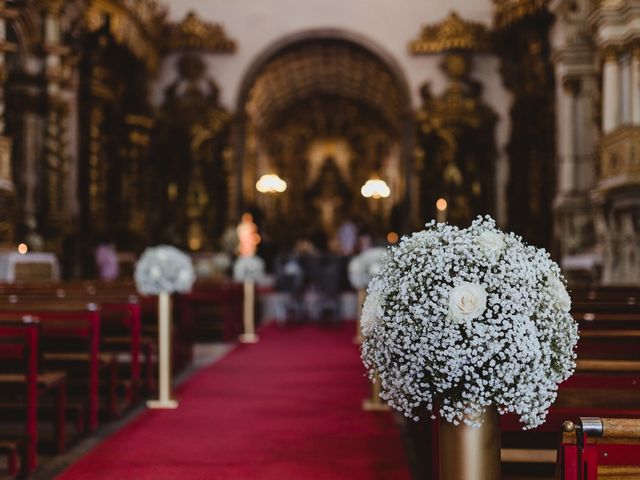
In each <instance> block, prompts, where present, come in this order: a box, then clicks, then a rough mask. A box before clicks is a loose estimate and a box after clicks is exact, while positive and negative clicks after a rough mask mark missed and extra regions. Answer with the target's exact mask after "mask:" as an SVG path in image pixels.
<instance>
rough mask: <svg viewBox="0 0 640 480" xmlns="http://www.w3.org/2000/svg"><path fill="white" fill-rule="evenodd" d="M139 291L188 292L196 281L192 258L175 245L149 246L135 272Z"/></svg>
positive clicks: (155, 292)
mask: <svg viewBox="0 0 640 480" xmlns="http://www.w3.org/2000/svg"><path fill="white" fill-rule="evenodd" d="M134 278H135V281H136V286H137V287H138V291H139V292H140V293H142V294H145V295H155V294H158V293H173V292H188V291H189V290H191V287H192V286H193V282H194V281H195V278H196V276H195V272H194V269H193V263H192V262H191V258H189V256H187V255H186V254H184V253H182V252H181V251H180V250H178V249H177V248H175V247H172V246H169V245H159V246H157V247H150V248H147V249H146V250H145V251H144V253H143V254H142V256H141V257H140V259H139V260H138V262H137V263H136V269H135V272H134Z"/></svg>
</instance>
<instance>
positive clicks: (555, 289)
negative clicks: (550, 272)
mask: <svg viewBox="0 0 640 480" xmlns="http://www.w3.org/2000/svg"><path fill="white" fill-rule="evenodd" d="M549 292H550V293H551V296H552V297H553V299H554V300H555V302H556V306H557V307H558V308H559V309H560V310H562V311H563V312H568V311H569V310H571V297H570V296H569V293H568V292H567V289H566V288H565V286H564V284H563V283H562V282H561V281H560V280H558V279H557V278H556V277H550V278H549Z"/></svg>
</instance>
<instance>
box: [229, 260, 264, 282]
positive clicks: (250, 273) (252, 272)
mask: <svg viewBox="0 0 640 480" xmlns="http://www.w3.org/2000/svg"><path fill="white" fill-rule="evenodd" d="M263 276H264V260H262V258H260V257H259V256H257V255H250V256H245V257H238V259H237V260H236V262H235V263H234V264H233V279H234V280H235V281H236V282H245V281H253V282H256V281H258V280H260V279H261V278H262V277H263Z"/></svg>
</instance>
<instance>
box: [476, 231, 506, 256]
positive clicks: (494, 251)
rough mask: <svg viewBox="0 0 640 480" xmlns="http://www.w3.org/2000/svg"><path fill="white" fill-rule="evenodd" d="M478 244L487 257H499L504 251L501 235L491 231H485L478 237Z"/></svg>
mask: <svg viewBox="0 0 640 480" xmlns="http://www.w3.org/2000/svg"><path fill="white" fill-rule="evenodd" d="M478 243H479V244H480V246H481V247H482V249H483V250H484V252H485V253H486V254H487V255H489V256H497V255H500V252H502V250H504V238H503V235H502V234H501V233H497V232H494V231H493V230H485V231H484V232H482V233H481V234H480V235H478Z"/></svg>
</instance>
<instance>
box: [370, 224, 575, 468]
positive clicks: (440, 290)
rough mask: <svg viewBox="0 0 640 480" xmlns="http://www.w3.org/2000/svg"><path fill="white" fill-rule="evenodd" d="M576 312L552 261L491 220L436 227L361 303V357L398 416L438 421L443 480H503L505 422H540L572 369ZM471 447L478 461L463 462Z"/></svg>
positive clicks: (395, 261)
mask: <svg viewBox="0 0 640 480" xmlns="http://www.w3.org/2000/svg"><path fill="white" fill-rule="evenodd" d="M570 308H571V299H570V297H569V294H568V293H567V290H566V288H565V281H564V278H563V277H562V274H561V273H560V268H559V267H558V265H557V264H556V263H555V262H553V261H552V260H551V258H550V256H549V254H548V253H547V252H546V251H544V250H543V249H538V248H535V247H533V246H529V245H526V244H525V243H523V241H522V239H521V238H520V237H517V236H516V235H514V234H505V233H503V232H501V231H500V230H499V229H497V228H496V226H495V222H494V221H493V219H491V218H490V217H484V218H483V217H478V218H477V219H476V220H475V221H474V222H473V223H472V225H471V226H470V227H469V228H467V229H458V228H457V227H454V226H450V225H447V224H444V223H435V222H430V223H428V224H427V225H426V229H425V230H423V231H420V232H418V233H414V234H413V235H411V236H408V237H404V238H403V239H402V241H401V242H400V243H399V244H398V245H397V246H395V247H392V248H391V249H390V251H389V253H388V255H387V258H386V261H385V262H384V264H383V266H382V268H381V270H380V272H379V273H378V274H377V275H375V276H374V278H373V279H372V281H371V283H370V284H369V288H368V293H367V298H366V300H365V303H364V307H363V312H362V318H361V325H362V333H363V336H364V340H363V343H362V359H363V362H364V364H365V366H366V367H367V368H368V370H369V374H370V377H371V379H372V380H373V379H374V376H375V375H378V376H379V377H380V380H381V383H382V392H381V396H382V398H383V399H385V400H386V401H387V402H388V404H389V405H390V406H391V407H393V408H394V409H396V410H398V411H400V412H402V413H403V414H404V415H405V416H407V417H409V418H412V419H414V420H416V421H417V420H419V418H420V417H421V416H424V414H425V413H427V412H432V414H438V417H439V423H440V425H439V432H440V434H439V442H440V478H441V479H443V480H448V479H453V478H457V479H466V478H469V476H468V475H470V474H469V472H471V471H473V470H474V469H475V470H476V471H481V472H482V473H481V475H480V476H473V478H481V479H487V480H488V479H492V480H493V479H499V478H500V431H499V425H498V423H499V422H498V414H505V413H507V412H512V413H515V414H517V415H518V416H519V418H520V421H521V422H522V423H523V428H534V427H536V426H538V425H540V424H542V423H543V422H544V419H545V417H546V414H547V412H548V409H549V407H550V406H551V404H552V403H553V401H554V400H555V398H556V395H557V389H558V384H559V383H561V382H563V381H564V380H566V379H567V378H568V377H569V376H570V375H571V374H572V373H573V371H574V369H575V347H576V343H577V340H578V329H577V324H576V322H575V321H574V320H573V318H572V316H571V314H570V313H569V310H570ZM434 418H435V417H434ZM463 445H466V446H467V447H469V445H473V448H474V449H478V450H480V452H476V453H479V454H477V455H471V456H469V458H463V456H464V454H463V452H462V448H463ZM472 459H477V462H478V463H476V464H474V460H472Z"/></svg>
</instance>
